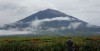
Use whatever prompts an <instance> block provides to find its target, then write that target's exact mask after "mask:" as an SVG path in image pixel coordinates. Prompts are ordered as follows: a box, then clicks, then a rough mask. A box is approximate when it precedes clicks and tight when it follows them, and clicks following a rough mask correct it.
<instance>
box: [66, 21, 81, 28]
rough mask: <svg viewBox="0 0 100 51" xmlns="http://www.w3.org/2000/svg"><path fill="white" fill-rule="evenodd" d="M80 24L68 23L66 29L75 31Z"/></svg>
mask: <svg viewBox="0 0 100 51" xmlns="http://www.w3.org/2000/svg"><path fill="white" fill-rule="evenodd" d="M81 24H82V23H81V22H73V23H70V24H69V26H68V29H76V28H77V27H79V26H80V25H81Z"/></svg>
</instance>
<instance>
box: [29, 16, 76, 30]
mask: <svg viewBox="0 0 100 51" xmlns="http://www.w3.org/2000/svg"><path fill="white" fill-rule="evenodd" d="M62 20H67V21H71V18H69V17H55V18H51V19H50V18H45V19H41V20H38V18H36V20H35V21H33V22H32V23H31V24H32V27H33V28H37V27H39V26H40V25H41V24H43V23H44V22H50V21H62ZM73 20H74V18H73Z"/></svg>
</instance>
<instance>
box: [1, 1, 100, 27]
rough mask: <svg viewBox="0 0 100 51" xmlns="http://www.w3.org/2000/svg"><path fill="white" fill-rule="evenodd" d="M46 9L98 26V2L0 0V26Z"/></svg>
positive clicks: (99, 21)
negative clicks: (55, 10) (56, 10)
mask: <svg viewBox="0 0 100 51" xmlns="http://www.w3.org/2000/svg"><path fill="white" fill-rule="evenodd" d="M47 8H52V9H58V10H60V11H62V12H64V13H66V14H69V15H72V16H74V17H76V18H79V19H81V20H83V21H86V22H88V23H91V24H95V25H99V26H100V24H99V23H100V20H99V19H100V1H99V0H0V25H3V24H7V23H12V22H15V21H17V20H20V19H23V18H25V17H27V16H29V15H31V14H33V13H36V12H38V11H40V10H45V9H47Z"/></svg>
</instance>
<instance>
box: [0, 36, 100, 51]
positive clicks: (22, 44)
mask: <svg viewBox="0 0 100 51" xmlns="http://www.w3.org/2000/svg"><path fill="white" fill-rule="evenodd" d="M67 39H68V37H67V36H57V37H48V36H47V37H46V36H42V37H31V38H0V51H67V45H66V43H65V42H66V40H67ZM72 40H73V42H74V47H77V48H79V50H80V51H100V36H91V37H89V36H88V37H75V36H74V37H72Z"/></svg>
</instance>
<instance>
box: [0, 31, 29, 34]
mask: <svg viewBox="0 0 100 51" xmlns="http://www.w3.org/2000/svg"><path fill="white" fill-rule="evenodd" d="M28 33H30V32H28V31H17V30H0V35H18V34H28Z"/></svg>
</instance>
